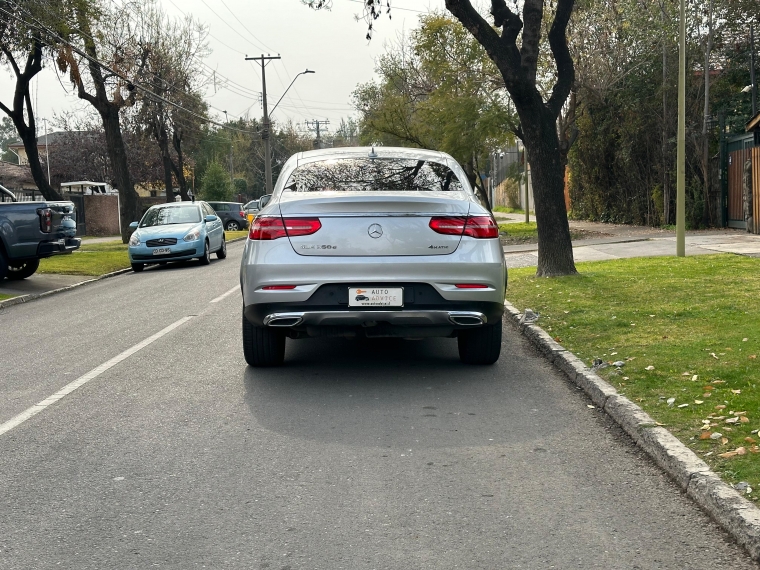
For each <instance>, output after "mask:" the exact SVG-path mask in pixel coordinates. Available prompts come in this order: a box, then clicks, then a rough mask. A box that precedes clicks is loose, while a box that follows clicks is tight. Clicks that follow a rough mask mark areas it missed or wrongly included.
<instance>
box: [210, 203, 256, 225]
mask: <svg viewBox="0 0 760 570" xmlns="http://www.w3.org/2000/svg"><path fill="white" fill-rule="evenodd" d="M208 205H209V206H211V207H212V208H213V209H214V211H215V212H216V215H217V216H219V217H220V218H222V224H224V229H226V230H227V231H228V232H237V231H240V230H247V229H248V218H246V216H245V211H244V210H243V204H241V203H240V202H209V203H208Z"/></svg>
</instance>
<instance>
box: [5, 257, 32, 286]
mask: <svg viewBox="0 0 760 570" xmlns="http://www.w3.org/2000/svg"><path fill="white" fill-rule="evenodd" d="M39 266H40V260H39V259H29V260H27V261H21V262H20V263H19V265H7V266H6V276H7V277H8V279H13V280H14V281H19V280H21V279H26V278H27V277H30V276H32V275H34V272H35V271H37V268H38V267H39ZM0 271H2V270H1V269H0Z"/></svg>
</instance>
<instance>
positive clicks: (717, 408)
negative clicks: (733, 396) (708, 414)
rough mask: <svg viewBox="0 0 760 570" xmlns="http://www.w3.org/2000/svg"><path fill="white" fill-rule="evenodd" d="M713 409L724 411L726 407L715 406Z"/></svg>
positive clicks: (723, 405)
mask: <svg viewBox="0 0 760 570" xmlns="http://www.w3.org/2000/svg"><path fill="white" fill-rule="evenodd" d="M715 409H716V410H725V409H726V406H725V404H718V405H717V406H715Z"/></svg>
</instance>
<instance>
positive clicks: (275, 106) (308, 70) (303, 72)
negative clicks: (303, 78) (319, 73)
mask: <svg viewBox="0 0 760 570" xmlns="http://www.w3.org/2000/svg"><path fill="white" fill-rule="evenodd" d="M306 73H316V71H312V70H311V69H307V70H306V71H302V72H301V73H298V74H296V76H295V77H294V78H293V81H291V82H290V85H288V88H287V89H286V90H285V93H283V94H282V96H281V97H280V98H279V99H278V100H277V103H275V104H274V107H272V110H271V111H270V112H269V114H270V115H271V114H272V113H274V110H275V109H276V108H277V105H279V104H280V101H282V98H283V97H285V94H286V93H287V92H288V90H289V89H290V88H291V87H293V84H294V83H295V82H296V79H298V76H299V75H304V74H306Z"/></svg>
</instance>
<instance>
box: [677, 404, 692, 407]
mask: <svg viewBox="0 0 760 570" xmlns="http://www.w3.org/2000/svg"><path fill="white" fill-rule="evenodd" d="M678 407H679V408H688V407H689V404H679V405H678Z"/></svg>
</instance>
